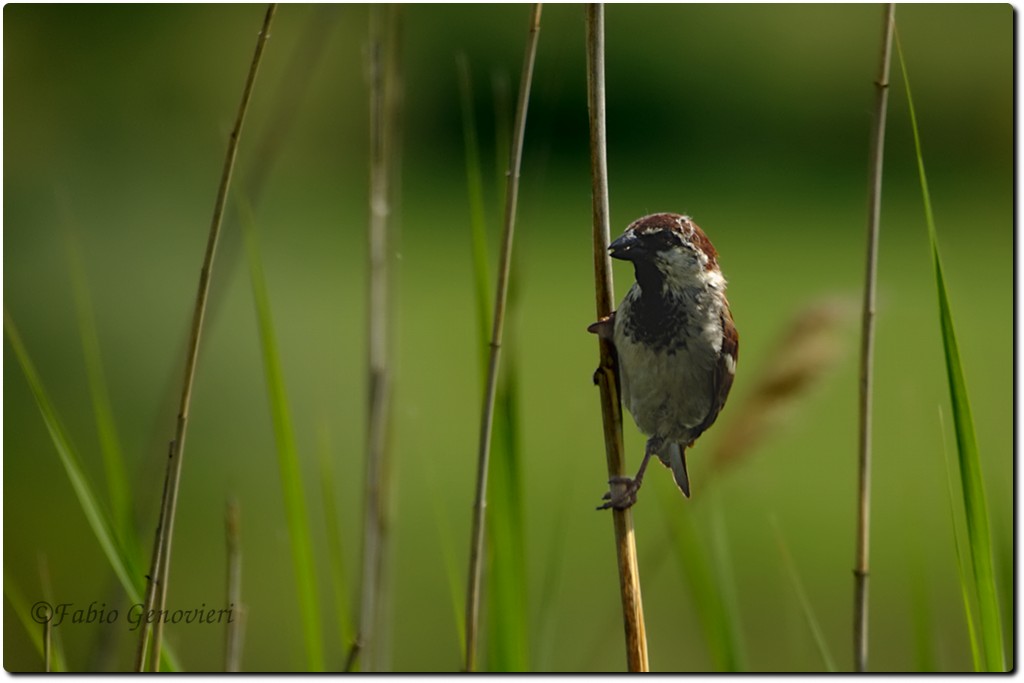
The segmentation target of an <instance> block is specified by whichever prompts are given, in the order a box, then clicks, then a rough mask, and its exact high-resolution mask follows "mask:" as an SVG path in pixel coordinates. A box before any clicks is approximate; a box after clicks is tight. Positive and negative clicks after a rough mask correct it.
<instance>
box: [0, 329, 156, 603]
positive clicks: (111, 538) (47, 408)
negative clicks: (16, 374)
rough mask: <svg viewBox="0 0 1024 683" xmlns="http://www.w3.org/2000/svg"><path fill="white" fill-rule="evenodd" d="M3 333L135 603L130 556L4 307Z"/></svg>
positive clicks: (136, 591)
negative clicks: (120, 540)
mask: <svg viewBox="0 0 1024 683" xmlns="http://www.w3.org/2000/svg"><path fill="white" fill-rule="evenodd" d="M4 332H5V333H6V335H7V341H8V342H9V343H10V344H11V348H12V349H13V350H14V355H15V357H16V358H17V359H18V365H19V366H20V367H21V370H22V372H23V373H24V374H25V379H26V380H27V381H28V385H29V388H30V389H31V390H32V395H33V397H34V398H35V400H36V406H37V407H38V408H39V412H40V413H41V415H42V417H43V422H44V423H45V425H46V430H47V431H48V432H49V434H50V439H51V440H52V441H53V445H54V447H55V448H56V449H57V455H58V456H59V457H60V462H61V465H63V466H64V472H65V473H66V474H67V475H68V480H70V482H71V488H72V489H73V490H74V492H75V497H76V498H78V504H79V506H80V507H81V508H82V512H83V513H84V515H85V519H86V521H87V522H88V524H89V528H91V529H92V531H93V533H94V534H95V535H96V540H97V541H99V544H100V548H101V549H102V550H103V554H104V555H105V556H106V558H107V561H108V562H110V567H111V568H112V569H113V570H114V574H115V575H116V576H117V578H118V580H119V581H120V582H121V585H122V586H123V587H124V589H125V592H126V593H127V594H128V597H129V598H130V599H131V601H132V602H133V603H135V602H138V601H139V595H140V587H139V586H138V585H137V584H136V582H135V580H134V579H133V578H132V577H133V576H137V575H138V572H136V571H134V567H133V563H132V560H131V558H130V557H128V556H127V555H126V553H125V552H124V549H123V548H122V547H121V546H120V545H119V543H118V541H117V535H116V533H115V532H114V530H113V527H112V525H111V523H110V519H109V518H108V516H107V513H106V512H105V511H104V509H103V507H102V506H101V505H100V502H99V498H98V497H97V495H96V493H95V491H94V489H93V486H92V485H91V484H90V483H89V480H88V477H86V475H85V472H84V471H83V470H82V466H81V461H80V460H79V457H78V452H77V450H76V449H75V447H74V446H73V445H72V444H71V439H70V437H69V436H68V433H67V431H66V430H65V429H64V426H63V425H62V424H61V421H60V418H59V417H58V415H57V411H56V409H55V408H54V406H53V403H52V402H51V401H50V398H49V396H48V395H47V393H46V390H45V388H44V387H43V382H42V380H41V379H40V377H39V373H37V372H36V368H35V365H33V364H32V359H31V358H30V357H29V355H28V351H27V350H26V349H25V345H24V343H23V342H22V340H21V335H20V334H19V333H18V329H17V327H16V326H15V324H14V320H13V319H12V318H11V316H10V314H9V313H8V312H7V310H6V309H5V310H4Z"/></svg>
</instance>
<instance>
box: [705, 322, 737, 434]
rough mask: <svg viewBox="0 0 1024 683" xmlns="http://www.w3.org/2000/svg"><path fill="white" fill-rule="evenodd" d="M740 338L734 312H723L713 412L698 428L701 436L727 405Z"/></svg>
mask: <svg viewBox="0 0 1024 683" xmlns="http://www.w3.org/2000/svg"><path fill="white" fill-rule="evenodd" d="M739 352H740V337H739V333H738V332H737V331H736V325H735V323H733V320H732V312H731V311H730V310H729V309H728V308H725V309H724V310H723V311H722V352H721V353H720V354H719V356H718V364H717V365H716V366H715V370H714V376H713V378H712V382H711V410H710V412H708V416H707V417H706V418H704V421H703V422H702V423H701V424H700V425H699V426H698V427H697V434H698V435H699V434H701V433H703V432H704V430H706V429H707V428H708V427H710V426H711V425H713V424H714V423H715V420H716V419H717V418H718V413H719V412H720V411H721V410H722V406H723V405H725V399H726V397H728V396H729V390H730V389H732V381H733V378H734V377H735V376H736V360H737V359H738V358H739Z"/></svg>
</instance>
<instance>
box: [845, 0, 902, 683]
mask: <svg viewBox="0 0 1024 683" xmlns="http://www.w3.org/2000/svg"><path fill="white" fill-rule="evenodd" d="M895 12H896V5H895V4H894V3H889V4H887V5H886V6H885V14H884V19H883V25H882V55H881V60H880V61H881V64H880V65H879V70H878V80H876V81H875V117H874V119H875V125H874V129H873V131H872V139H871V162H870V164H871V165H870V169H869V181H868V250H867V272H866V274H865V277H864V310H863V318H862V325H861V353H860V401H859V410H860V423H859V429H858V433H859V448H858V458H857V462H858V465H857V541H856V546H857V549H856V564H855V566H854V569H853V575H854V597H853V665H854V669H855V670H856V671H858V672H864V671H867V668H868V568H869V558H870V553H869V549H870V537H871V409H872V397H871V394H872V373H873V367H874V356H875V289H876V282H877V277H878V276H877V273H878V233H879V222H880V217H881V211H882V160H883V158H884V150H885V116H886V111H887V109H888V103H889V65H890V63H891V61H892V34H893V27H894V26H895V23H894V20H893V17H894V15H895Z"/></svg>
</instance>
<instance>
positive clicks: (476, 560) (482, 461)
mask: <svg viewBox="0 0 1024 683" xmlns="http://www.w3.org/2000/svg"><path fill="white" fill-rule="evenodd" d="M540 15H541V3H536V4H535V5H534V6H533V13H532V14H531V16H530V31H529V34H528V36H527V39H526V54H525V56H524V57H523V71H522V75H521V77H520V81H519V101H518V102H517V104H516V114H515V122H514V124H513V127H512V149H511V156H510V158H509V165H508V173H507V174H506V175H507V178H506V180H507V183H506V191H505V227H504V231H503V234H502V244H501V256H500V257H499V264H498V290H497V294H496V295H495V301H494V327H493V328H492V330H491V344H490V358H489V359H488V365H487V388H486V391H485V392H484V404H483V410H482V415H481V419H480V447H479V451H478V458H477V474H476V499H475V501H474V503H473V532H472V536H471V539H470V549H469V582H468V586H467V588H466V653H465V654H466V667H465V668H466V671H476V666H477V661H476V649H477V640H478V637H479V629H480V577H481V575H482V573H483V555H484V529H485V522H486V508H487V469H488V464H489V461H490V453H491V432H492V428H493V426H494V402H495V397H496V395H497V389H498V369H499V367H500V360H501V340H502V335H503V334H504V330H505V304H506V301H507V299H508V284H509V272H510V270H511V265H512V242H513V237H514V235H515V223H516V206H517V203H518V200H519V169H520V167H521V165H522V160H523V138H524V136H525V134H526V113H527V110H528V108H529V105H530V87H531V85H532V83H533V65H534V62H535V60H536V57H537V42H538V38H539V37H540Z"/></svg>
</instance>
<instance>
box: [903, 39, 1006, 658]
mask: <svg viewBox="0 0 1024 683" xmlns="http://www.w3.org/2000/svg"><path fill="white" fill-rule="evenodd" d="M897 52H898V54H899V58H900V69H901V70H902V72H903V83H904V85H905V86H906V91H907V106H908V109H909V112H910V125H911V128H912V130H913V133H914V150H915V154H916V156H917V170H918V175H919V178H920V181H921V195H922V198H923V199H924V212H925V222H926V223H927V225H928V239H929V241H930V243H931V252H932V265H933V267H934V272H935V287H936V290H937V294H938V306H939V325H940V328H941V330H942V346H943V350H944V352H945V360H946V376H947V379H948V381H949V393H950V401H951V403H952V406H953V427H954V431H955V433H956V442H957V455H958V460H959V468H960V492H961V495H962V498H963V505H964V514H965V518H966V520H967V537H968V545H969V548H968V550H969V553H970V558H971V564H972V565H973V570H974V571H973V576H974V583H975V586H974V589H975V592H976V594H977V599H978V614H979V620H980V624H981V629H980V635H981V648H982V652H983V653H984V657H985V668H986V670H988V671H1005V668H1006V664H1005V656H1004V652H1003V631H1002V619H1001V617H1000V614H999V602H998V599H997V596H996V580H995V571H994V569H993V565H992V538H991V532H990V530H989V521H988V509H987V504H986V500H985V487H984V482H983V479H982V475H981V456H980V453H979V451H978V442H977V439H976V437H975V433H974V420H973V418H972V417H971V405H970V400H969V398H968V394H967V382H966V380H965V378H964V372H963V366H962V364H961V362H960V351H959V349H958V347H957V341H956V331H955V329H954V327H953V314H952V310H951V307H950V303H949V295H948V292H947V289H946V281H945V276H944V274H943V270H942V260H941V258H940V256H939V241H938V236H937V232H936V229H935V216H934V213H933V211H932V202H931V196H930V195H929V192H928V179H927V177H926V175H925V169H924V157H923V156H922V153H921V137H920V133H919V131H918V126H917V115H916V113H915V111H914V102H913V98H912V96H911V92H910V81H909V79H908V78H907V66H906V63H905V61H904V58H903V51H902V49H901V48H900V47H899V41H898V40H897Z"/></svg>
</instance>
